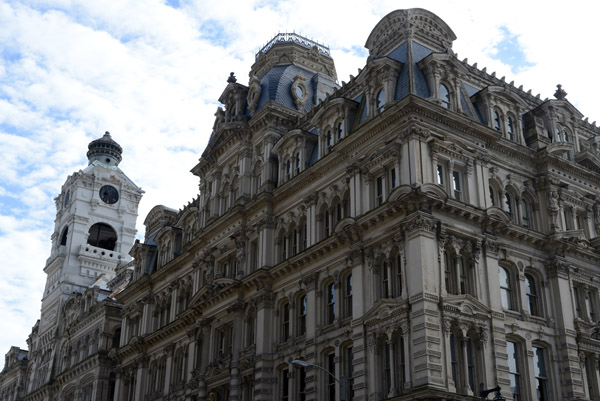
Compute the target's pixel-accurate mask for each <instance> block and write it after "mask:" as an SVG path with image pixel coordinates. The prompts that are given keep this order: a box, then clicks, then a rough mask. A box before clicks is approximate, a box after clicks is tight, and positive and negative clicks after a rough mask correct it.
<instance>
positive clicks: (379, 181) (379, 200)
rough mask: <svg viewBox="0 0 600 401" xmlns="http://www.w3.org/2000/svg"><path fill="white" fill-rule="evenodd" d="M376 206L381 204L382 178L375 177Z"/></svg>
mask: <svg viewBox="0 0 600 401" xmlns="http://www.w3.org/2000/svg"><path fill="white" fill-rule="evenodd" d="M376 201H377V206H379V205H381V204H382V203H383V177H377V197H376Z"/></svg>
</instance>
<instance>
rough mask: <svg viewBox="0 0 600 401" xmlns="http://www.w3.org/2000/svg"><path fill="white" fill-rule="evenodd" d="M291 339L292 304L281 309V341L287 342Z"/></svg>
mask: <svg viewBox="0 0 600 401" xmlns="http://www.w3.org/2000/svg"><path fill="white" fill-rule="evenodd" d="M289 337H290V304H289V303H285V304H284V305H283V306H282V307H281V341H287V339H288V338H289Z"/></svg>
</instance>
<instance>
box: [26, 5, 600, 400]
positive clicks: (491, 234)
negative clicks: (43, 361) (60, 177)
mask: <svg viewBox="0 0 600 401" xmlns="http://www.w3.org/2000/svg"><path fill="white" fill-rule="evenodd" d="M455 39H456V37H455V35H454V33H453V32H452V30H451V29H450V27H448V26H447V25H446V24H445V23H444V21H442V20H441V19H440V18H438V17H437V16H436V15H434V14H432V13H430V12H429V11H426V10H422V9H410V10H398V11H394V12H392V13H390V14H388V15H387V16H386V17H384V18H383V19H382V20H381V21H380V22H379V23H378V24H377V25H376V26H375V27H374V29H373V31H372V32H371V34H370V36H369V37H368V39H367V42H366V45H365V46H366V48H367V49H368V50H369V58H368V59H367V63H366V65H365V66H364V68H362V69H361V70H359V73H358V75H357V76H356V77H351V79H350V82H347V83H345V82H342V83H341V85H338V83H337V79H336V72H335V66H334V63H333V60H332V58H331V56H330V53H329V49H328V48H326V47H325V46H323V45H320V44H317V43H315V42H312V41H310V40H308V39H306V38H303V37H301V36H299V35H296V34H278V35H277V36H276V37H275V38H273V40H272V41H271V42H269V44H267V45H266V46H265V47H264V48H263V49H262V50H261V51H260V52H259V53H258V54H257V55H256V61H255V63H254V65H253V66H252V67H251V70H250V74H249V82H248V85H247V86H246V85H243V84H241V83H238V82H237V80H236V78H235V76H234V75H233V73H232V74H231V76H230V77H229V79H228V83H227V86H226V87H225V90H224V91H223V94H222V95H221V97H220V98H219V101H220V102H221V103H222V104H223V105H224V108H219V109H218V110H217V113H216V119H215V123H214V126H213V132H212V135H211V138H210V140H209V143H208V145H207V148H206V149H205V151H204V153H203V154H202V157H201V158H200V160H199V163H198V164H197V165H196V166H195V167H194V168H193V169H192V173H193V174H195V175H196V176H198V178H199V190H200V191H199V195H198V197H197V198H196V199H194V200H193V201H191V202H190V203H189V204H187V205H185V206H184V207H183V208H182V209H180V210H173V209H170V208H167V207H164V206H156V207H155V208H154V209H152V211H151V212H150V213H149V214H148V216H147V217H146V219H145V221H144V224H145V227H146V232H145V236H144V240H143V241H140V242H136V243H135V244H134V246H133V248H132V250H131V256H133V258H134V262H133V273H132V274H133V277H132V278H131V281H130V282H129V284H128V285H127V286H126V287H125V288H124V289H123V290H122V291H121V292H120V293H119V294H118V295H117V298H118V301H119V302H120V303H122V304H123V309H122V323H121V331H120V340H119V341H116V340H115V343H116V342H118V343H119V345H120V346H119V347H118V348H116V347H115V348H114V349H112V350H111V351H110V352H109V357H110V358H111V360H112V361H114V363H115V364H116V368H115V371H114V373H115V376H114V377H115V383H114V400H119V401H121V400H123V401H129V400H189V401H192V400H213V401H214V400H220V401H224V400H239V401H251V400H252V401H266V400H284V401H305V400H319V401H322V400H328V401H333V400H335V401H339V400H342V399H345V400H357V401H358V400H370V401H371V400H372V401H377V400H415V399H419V400H438V399H439V400H448V399H452V400H476V399H479V391H480V385H482V386H483V388H485V389H490V388H493V387H495V386H497V385H500V386H501V388H502V395H503V396H504V397H506V398H507V399H510V400H517V401H520V400H544V401H547V400H554V401H558V400H599V399H600V372H599V370H598V367H599V365H598V355H599V354H600V328H599V327H598V325H597V323H596V322H597V321H598V320H600V319H598V313H600V299H599V293H598V291H599V289H600V284H599V283H600V267H599V266H600V176H599V175H598V173H599V172H600V147H599V145H600V130H599V129H598V128H597V127H596V126H595V125H592V124H589V123H588V122H587V119H585V120H584V119H583V116H582V115H581V113H579V112H578V111H577V109H576V108H575V107H573V105H572V104H571V103H570V102H569V101H568V100H567V99H566V96H567V94H566V92H565V91H564V90H563V89H562V88H561V87H560V85H559V86H558V89H557V91H556V93H555V96H554V97H555V98H554V99H551V100H542V99H540V98H539V97H534V96H532V95H531V93H530V92H525V91H524V90H523V89H522V87H519V88H516V87H514V85H513V84H512V83H508V82H506V81H505V80H504V78H502V79H499V78H497V77H496V76H495V74H491V75H490V74H488V73H486V71H485V69H484V70H479V69H478V68H477V66H476V65H470V64H468V63H467V62H466V61H460V60H458V59H457V57H456V55H455V54H454V53H453V52H452V49H451V47H452V42H453V41H454V40H455ZM61 227H62V226H61ZM57 232H59V231H58V230H57ZM57 235H58V234H57ZM109 332H110V329H109ZM115 332H116V331H115ZM38 337H39V336H38ZM34 338H37V337H34ZM115 345H116V344H115ZM58 399H61V398H58ZM63 399H64V398H63ZM66 399H68V398H66ZM84 399H85V398H84Z"/></svg>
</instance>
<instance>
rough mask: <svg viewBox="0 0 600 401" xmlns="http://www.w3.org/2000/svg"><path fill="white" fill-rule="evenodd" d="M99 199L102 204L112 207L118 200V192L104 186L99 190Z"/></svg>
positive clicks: (110, 186) (113, 188)
mask: <svg viewBox="0 0 600 401" xmlns="http://www.w3.org/2000/svg"><path fill="white" fill-rule="evenodd" d="M100 199H102V201H103V202H104V203H108V204H109V205H112V204H113V203H117V201H118V200H119V192H118V191H117V189H116V188H115V187H113V186H112V185H105V186H103V187H102V188H100Z"/></svg>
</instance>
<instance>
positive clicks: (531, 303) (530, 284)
mask: <svg viewBox="0 0 600 401" xmlns="http://www.w3.org/2000/svg"><path fill="white" fill-rule="evenodd" d="M525 293H526V294H527V306H528V308H529V313H530V314H531V315H532V316H540V309H539V301H538V293H537V287H536V285H535V279H534V278H533V276H532V275H531V274H525Z"/></svg>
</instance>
